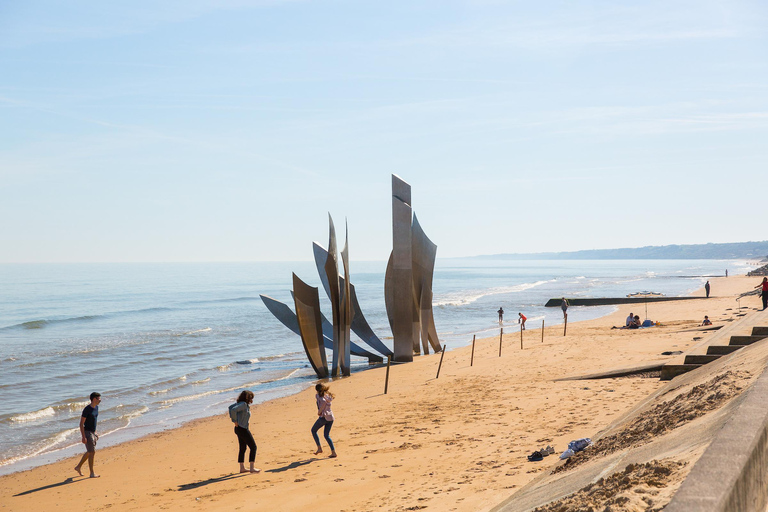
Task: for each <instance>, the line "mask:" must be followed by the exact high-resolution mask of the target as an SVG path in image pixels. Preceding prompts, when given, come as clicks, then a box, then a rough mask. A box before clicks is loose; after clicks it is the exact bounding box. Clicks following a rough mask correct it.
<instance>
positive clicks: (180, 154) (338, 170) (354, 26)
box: [0, 0, 768, 262]
mask: <svg viewBox="0 0 768 512" xmlns="http://www.w3.org/2000/svg"><path fill="white" fill-rule="evenodd" d="M765 27H768V3H766V2H764V1H760V0H758V1H753V2H752V1H738V0H729V1H708V0H696V1H675V0H664V1H647V2H621V1H616V0H610V1H603V2H599V1H558V2H553V1H513V2H503V1H494V0H485V1H483V0H477V1H446V0H440V1H408V2H399V1H396V2H381V1H377V2H366V1H361V0H354V1H333V0H329V1H323V2H320V1H317V2H302V1H278V0H275V1H247V0H231V1H227V0H179V1H174V0H164V1H162V2H158V1H156V0H152V1H142V0H133V1H131V2H103V1H92V0H89V1H74V0H68V1H66V2H61V1H48V2H46V1H36V0H23V1H0V187H1V188H0V193H1V196H0V197H1V198H2V199H1V200H0V216H1V218H2V219H3V220H2V222H0V262H1V261H5V262H9V261H11V262H28V261H231V260H234V261H244V260H278V259H289V260H309V259H311V258H312V248H311V242H312V241H313V240H318V241H320V242H321V243H322V244H323V245H326V244H327V237H328V231H327V212H329V211H330V212H331V213H332V214H333V216H334V219H335V221H336V227H337V231H338V232H339V234H340V238H341V243H342V244H343V231H344V228H343V225H344V218H345V217H347V218H348V221H349V228H350V256H351V258H352V260H353V261H354V260H356V259H358V260H384V259H386V258H387V257H388V254H389V251H390V249H391V244H392V241H391V227H390V226H391V220H390V218H391V199H390V174H391V173H396V174H398V175H400V176H401V177H402V178H403V179H405V180H406V181H408V182H409V183H411V185H412V186H413V205H414V209H415V211H416V212H417V214H418V216H419V220H420V222H421V224H422V226H423V227H424V229H425V231H426V232H427V234H428V235H429V236H430V237H431V238H432V239H433V241H434V242H435V243H437V245H438V256H439V257H440V256H443V257H447V256H462V255H475V254H495V253H502V252H536V251H560V250H579V249H593V248H613V247H637V246H643V245H660V244H670V243H706V242H735V241H747V240H764V239H766V238H768V231H767V230H766V228H765V216H766V194H765V190H766V188H765V183H766V177H768V172H767V170H766V169H767V164H768V144H767V143H766V141H768V59H767V57H768V44H767V43H768V37H767V32H766V28H765Z"/></svg>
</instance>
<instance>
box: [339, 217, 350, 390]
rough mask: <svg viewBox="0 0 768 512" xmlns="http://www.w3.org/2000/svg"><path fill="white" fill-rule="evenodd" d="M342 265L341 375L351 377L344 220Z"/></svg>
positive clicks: (347, 259)
mask: <svg viewBox="0 0 768 512" xmlns="http://www.w3.org/2000/svg"><path fill="white" fill-rule="evenodd" d="M341 264H342V266H343V267H344V278H343V280H340V283H339V285H340V288H341V297H340V301H339V310H340V311H339V320H340V326H339V327H340V329H339V334H340V339H339V350H341V361H340V363H341V374H342V375H349V373H350V368H349V330H350V327H351V324H352V294H351V293H350V290H349V226H348V225H347V221H346V219H345V220H344V249H342V250H341Z"/></svg>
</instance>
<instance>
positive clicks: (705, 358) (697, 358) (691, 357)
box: [684, 354, 721, 364]
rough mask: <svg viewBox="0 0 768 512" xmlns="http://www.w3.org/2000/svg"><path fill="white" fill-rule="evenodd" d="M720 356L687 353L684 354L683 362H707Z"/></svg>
mask: <svg viewBox="0 0 768 512" xmlns="http://www.w3.org/2000/svg"><path fill="white" fill-rule="evenodd" d="M720 357H721V356H720V355H717V354H710V355H693V354H691V355H687V356H685V361H684V362H685V364H707V363H711V362H712V361H715V360H717V359H719V358H720Z"/></svg>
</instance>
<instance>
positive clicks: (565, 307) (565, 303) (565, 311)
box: [560, 297, 568, 320]
mask: <svg viewBox="0 0 768 512" xmlns="http://www.w3.org/2000/svg"><path fill="white" fill-rule="evenodd" d="M560 309H562V310H563V320H566V319H567V318H568V301H567V300H565V297H563V301H562V302H561V303H560Z"/></svg>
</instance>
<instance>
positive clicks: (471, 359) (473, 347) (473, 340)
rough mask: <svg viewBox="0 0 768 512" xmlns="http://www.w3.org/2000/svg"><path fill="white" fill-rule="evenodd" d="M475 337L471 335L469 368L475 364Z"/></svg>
mask: <svg viewBox="0 0 768 512" xmlns="http://www.w3.org/2000/svg"><path fill="white" fill-rule="evenodd" d="M476 336H477V335H476V334H473V335H472V357H471V358H470V359H469V366H472V364H473V363H474V362H475V337H476Z"/></svg>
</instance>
